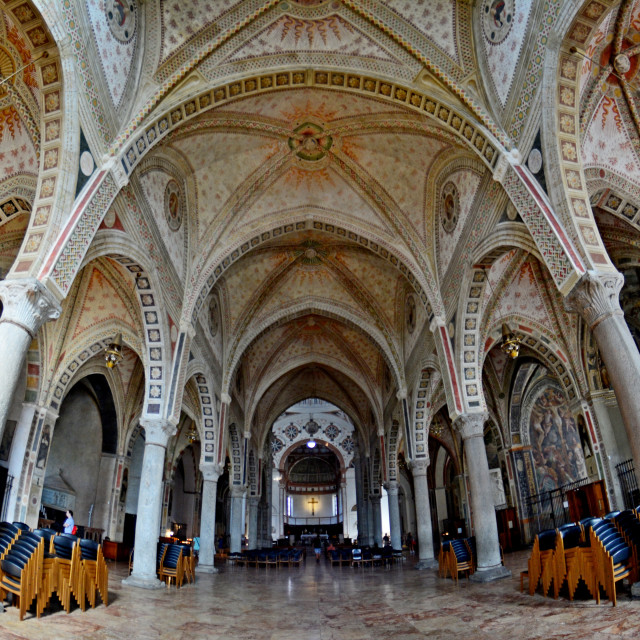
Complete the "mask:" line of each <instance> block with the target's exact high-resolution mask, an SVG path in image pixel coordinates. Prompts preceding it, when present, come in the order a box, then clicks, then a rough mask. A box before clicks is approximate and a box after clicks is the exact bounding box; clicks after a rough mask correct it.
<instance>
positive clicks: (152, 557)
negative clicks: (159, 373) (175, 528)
mask: <svg viewBox="0 0 640 640" xmlns="http://www.w3.org/2000/svg"><path fill="white" fill-rule="evenodd" d="M140 424H141V425H142V426H143V427H144V431H145V445H144V458H143V460H142V475H141V477H140V489H139V492H138V516H137V520H136V537H135V550H134V559H133V571H132V573H131V575H130V576H129V577H128V578H125V579H124V580H123V582H124V583H125V584H128V585H131V586H134V587H141V588H143V589H158V588H161V587H162V586H163V583H162V582H160V580H158V578H157V577H156V542H157V540H158V533H159V531H160V519H161V514H160V509H161V506H162V488H163V483H162V474H163V470H164V458H165V453H166V449H167V442H168V441H169V438H170V437H171V436H172V435H173V434H174V433H175V431H176V427H175V424H173V422H170V421H169V420H141V421H140Z"/></svg>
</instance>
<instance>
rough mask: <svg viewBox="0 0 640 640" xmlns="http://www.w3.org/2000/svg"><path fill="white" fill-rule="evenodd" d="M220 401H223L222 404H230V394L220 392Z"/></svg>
mask: <svg viewBox="0 0 640 640" xmlns="http://www.w3.org/2000/svg"><path fill="white" fill-rule="evenodd" d="M220 402H223V403H224V404H231V396H230V395H229V394H228V393H221V394H220Z"/></svg>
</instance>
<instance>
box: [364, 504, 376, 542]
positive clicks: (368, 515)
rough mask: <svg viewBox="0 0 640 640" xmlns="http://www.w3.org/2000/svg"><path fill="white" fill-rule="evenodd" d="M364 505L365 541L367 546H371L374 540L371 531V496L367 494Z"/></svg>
mask: <svg viewBox="0 0 640 640" xmlns="http://www.w3.org/2000/svg"><path fill="white" fill-rule="evenodd" d="M365 507H366V509H367V542H366V545H367V546H368V547H372V546H373V543H374V541H375V537H374V533H373V503H372V502H371V496H367V499H366V501H365Z"/></svg>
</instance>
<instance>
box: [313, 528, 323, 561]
mask: <svg viewBox="0 0 640 640" xmlns="http://www.w3.org/2000/svg"><path fill="white" fill-rule="evenodd" d="M313 551H314V553H315V554H316V562H317V563H318V564H319V563H320V555H321V554H322V540H320V536H319V535H317V534H316V537H315V538H314V539H313Z"/></svg>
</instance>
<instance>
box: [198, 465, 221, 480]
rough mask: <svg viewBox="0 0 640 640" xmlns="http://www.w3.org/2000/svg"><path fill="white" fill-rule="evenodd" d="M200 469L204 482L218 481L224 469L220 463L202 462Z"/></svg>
mask: <svg viewBox="0 0 640 640" xmlns="http://www.w3.org/2000/svg"><path fill="white" fill-rule="evenodd" d="M200 471H201V472H202V479H203V480H204V481H205V482H218V478H219V477H220V476H221V475H222V472H223V471H224V466H223V465H221V464H202V465H200Z"/></svg>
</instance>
